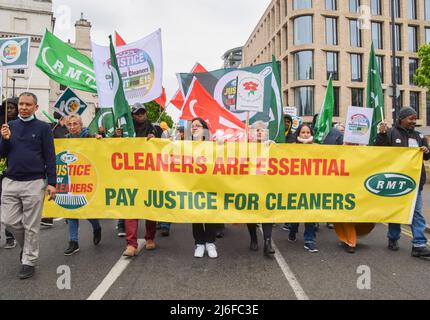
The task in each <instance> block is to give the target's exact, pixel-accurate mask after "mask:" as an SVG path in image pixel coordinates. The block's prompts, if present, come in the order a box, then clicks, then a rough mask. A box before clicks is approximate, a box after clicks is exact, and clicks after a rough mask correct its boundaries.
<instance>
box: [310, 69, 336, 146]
mask: <svg viewBox="0 0 430 320" xmlns="http://www.w3.org/2000/svg"><path fill="white" fill-rule="evenodd" d="M333 112H334V89H333V82H332V79H331V76H330V79H329V81H328V86H327V92H326V94H325V98H324V102H323V105H322V107H321V111H320V113H319V114H318V118H317V122H316V124H315V142H317V143H320V144H322V143H323V142H324V140H325V138H326V137H327V135H328V134H329V133H330V130H331V127H332V125H333Z"/></svg>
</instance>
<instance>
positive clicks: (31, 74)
mask: <svg viewBox="0 0 430 320" xmlns="http://www.w3.org/2000/svg"><path fill="white" fill-rule="evenodd" d="M33 71H34V67H33V66H32V67H31V70H30V78H28V84H27V92H28V90H30V84H31V80H32V79H33Z"/></svg>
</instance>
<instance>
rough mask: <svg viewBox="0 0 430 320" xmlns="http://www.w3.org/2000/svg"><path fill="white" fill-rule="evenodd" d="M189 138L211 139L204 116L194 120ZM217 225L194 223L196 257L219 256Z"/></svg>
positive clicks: (197, 139) (198, 139) (195, 139)
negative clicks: (206, 253)
mask: <svg viewBox="0 0 430 320" xmlns="http://www.w3.org/2000/svg"><path fill="white" fill-rule="evenodd" d="M189 139H191V140H192V141H210V133H209V128H208V125H207V123H206V122H205V121H204V120H203V119H202V118H195V119H193V120H192V122H191V136H190V138H189ZM217 226H218V225H217V224H214V223H205V224H202V223H193V237H194V241H195V244H196V249H195V251H194V257H195V258H203V256H204V255H205V251H207V252H208V256H209V258H212V259H215V258H218V252H217V250H216V246H215V241H216V232H217Z"/></svg>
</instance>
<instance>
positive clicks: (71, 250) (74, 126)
mask: <svg viewBox="0 0 430 320" xmlns="http://www.w3.org/2000/svg"><path fill="white" fill-rule="evenodd" d="M66 126H67V129H68V130H69V133H68V134H67V135H66V138H97V139H101V138H102V137H101V136H100V135H96V136H91V135H90V133H89V130H88V128H84V127H83V123H82V118H81V117H80V116H78V115H70V116H68V117H67V118H66ZM88 221H89V222H90V223H91V226H92V227H93V243H94V245H95V246H97V245H98V244H99V243H100V241H101V239H102V227H101V226H100V221H99V220H98V219H88ZM67 224H68V225H69V239H70V241H69V247H68V248H67V249H66V251H64V255H65V256H71V255H73V254H75V253H77V252H78V251H79V240H78V231H79V220H78V219H67Z"/></svg>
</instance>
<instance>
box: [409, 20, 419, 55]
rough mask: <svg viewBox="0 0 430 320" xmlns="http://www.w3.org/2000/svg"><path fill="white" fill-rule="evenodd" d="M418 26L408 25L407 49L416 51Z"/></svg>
mask: <svg viewBox="0 0 430 320" xmlns="http://www.w3.org/2000/svg"><path fill="white" fill-rule="evenodd" d="M417 33H418V28H417V27H415V26H409V36H408V42H409V51H411V52H417V51H418V35H417Z"/></svg>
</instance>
